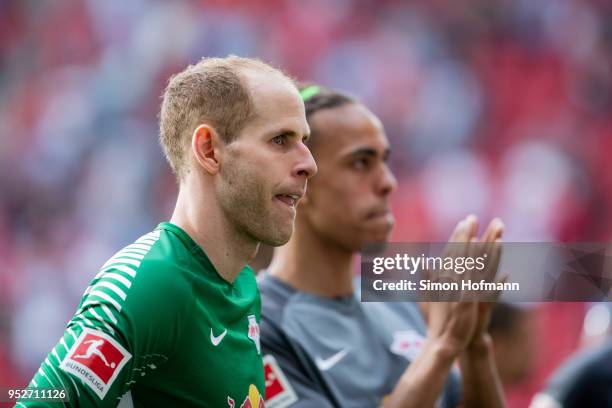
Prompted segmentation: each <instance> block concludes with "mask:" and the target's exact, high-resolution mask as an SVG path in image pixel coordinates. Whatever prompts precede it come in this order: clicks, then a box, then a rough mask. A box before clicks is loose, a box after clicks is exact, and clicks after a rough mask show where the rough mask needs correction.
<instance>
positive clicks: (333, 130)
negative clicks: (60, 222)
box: [312, 103, 389, 158]
mask: <svg viewBox="0 0 612 408" xmlns="http://www.w3.org/2000/svg"><path fill="white" fill-rule="evenodd" d="M312 123H313V127H314V128H315V129H316V131H317V132H318V133H320V134H321V135H320V138H321V143H319V146H317V148H319V147H321V148H322V150H325V151H326V152H327V153H328V154H329V155H333V156H334V157H339V158H342V157H345V156H347V155H351V154H352V153H353V152H355V151H357V150H359V151H363V150H364V149H371V150H374V151H375V152H376V153H377V154H384V153H385V152H386V151H387V150H388V149H389V141H388V139H387V136H386V134H385V131H384V128H383V125H382V123H381V121H380V120H379V119H378V117H376V115H374V114H373V113H372V112H371V111H370V110H369V109H367V108H366V107H365V106H364V105H362V104H360V103H351V104H347V105H343V106H340V107H336V108H332V109H326V110H322V111H320V112H317V113H315V115H313V120H312Z"/></svg>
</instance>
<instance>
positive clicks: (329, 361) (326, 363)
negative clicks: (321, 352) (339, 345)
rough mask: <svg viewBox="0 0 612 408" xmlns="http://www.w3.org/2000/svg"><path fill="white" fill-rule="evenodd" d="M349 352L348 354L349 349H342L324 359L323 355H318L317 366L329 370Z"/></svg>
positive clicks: (322, 369)
mask: <svg viewBox="0 0 612 408" xmlns="http://www.w3.org/2000/svg"><path fill="white" fill-rule="evenodd" d="M347 354H348V349H342V350H340V351H339V352H337V353H336V354H334V355H332V356H331V357H328V358H326V359H322V358H321V357H317V358H316V359H315V363H316V364H317V367H319V370H321V371H327V370H329V369H330V368H332V367H333V366H335V365H336V364H337V363H338V361H340V360H342V359H343V358H344V356H346V355H347Z"/></svg>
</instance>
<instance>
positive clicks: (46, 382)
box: [17, 254, 192, 407]
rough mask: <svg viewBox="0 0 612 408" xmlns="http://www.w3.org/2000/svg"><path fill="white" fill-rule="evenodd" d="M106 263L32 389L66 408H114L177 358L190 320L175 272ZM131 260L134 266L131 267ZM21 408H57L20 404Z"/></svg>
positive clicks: (187, 293) (150, 263) (151, 263)
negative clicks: (60, 395)
mask: <svg viewBox="0 0 612 408" xmlns="http://www.w3.org/2000/svg"><path fill="white" fill-rule="evenodd" d="M128 255H129V254H124V256H123V258H121V257H120V258H119V259H118V261H117V260H115V261H114V262H113V259H111V261H109V262H111V264H110V265H109V263H108V262H107V264H106V265H105V266H103V268H102V270H101V271H100V273H98V275H96V277H95V278H94V280H93V281H92V283H91V285H90V286H89V287H88V288H87V290H86V291H85V294H84V296H83V298H82V300H81V304H80V305H79V309H78V310H77V312H76V313H75V315H74V316H73V318H72V319H71V320H70V322H69V323H68V325H67V328H66V330H65V331H64V334H63V336H62V337H61V338H60V340H59V342H58V343H57V344H56V345H55V347H54V348H53V349H52V350H51V352H50V353H49V354H48V355H47V357H46V358H45V360H44V361H43V362H42V364H41V366H40V368H39V369H38V371H37V373H36V374H35V375H34V378H33V379H32V381H31V382H30V384H29V385H28V387H29V388H31V387H35V388H62V389H64V390H66V391H67V394H68V396H69V399H70V401H69V402H67V403H65V406H70V407H72V406H75V407H76V406H79V407H111V406H112V407H116V406H117V405H118V403H119V402H120V400H121V399H122V397H125V398H130V396H129V394H127V393H128V392H129V391H130V389H131V388H132V387H133V386H134V385H135V384H138V383H139V382H140V381H145V380H146V376H147V375H149V374H150V373H152V372H153V371H154V370H157V369H160V368H163V365H164V363H165V362H166V361H167V360H168V359H169V358H171V356H172V354H173V353H174V352H175V350H176V347H177V343H178V340H179V338H180V335H181V331H182V330H181V327H183V326H182V322H183V321H184V319H185V316H187V315H188V314H189V313H190V307H189V303H188V301H189V299H192V295H191V290H190V288H189V287H188V285H187V284H186V283H185V282H184V281H181V280H180V279H177V277H178V273H179V271H177V268H176V267H175V266H173V265H168V264H167V263H166V262H162V261H155V260H144V261H142V264H141V262H140V261H139V260H138V259H137V258H130V257H128ZM132 261H133V262H132ZM17 406H19V407H42V406H50V407H52V406H61V405H60V404H58V403H49V402H44V403H43V402H38V401H31V400H29V401H20V402H19V403H18V404H17Z"/></svg>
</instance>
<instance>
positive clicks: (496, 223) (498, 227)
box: [480, 218, 505, 242]
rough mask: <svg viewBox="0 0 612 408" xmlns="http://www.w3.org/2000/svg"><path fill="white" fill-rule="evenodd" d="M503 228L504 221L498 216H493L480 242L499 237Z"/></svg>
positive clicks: (490, 240)
mask: <svg viewBox="0 0 612 408" xmlns="http://www.w3.org/2000/svg"><path fill="white" fill-rule="evenodd" d="M504 228H505V225H504V222H503V221H502V220H501V219H500V218H493V219H492V220H491V222H490V223H489V225H488V226H487V229H486V230H485V232H484V233H483V234H482V237H481V238H480V240H481V241H482V242H493V241H495V240H496V239H500V238H501V237H502V235H503V233H504Z"/></svg>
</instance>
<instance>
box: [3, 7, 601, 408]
mask: <svg viewBox="0 0 612 408" xmlns="http://www.w3.org/2000/svg"><path fill="white" fill-rule="evenodd" d="M227 54H237V55H241V56H252V57H259V58H261V59H263V60H264V61H267V62H270V63H272V64H274V65H276V66H279V67H281V68H283V69H284V70H286V71H287V72H288V73H289V74H291V75H292V76H295V77H296V78H298V79H301V80H311V81H314V82H317V83H320V84H323V85H326V86H331V87H335V88H338V89H341V90H344V91H348V92H350V93H352V94H355V95H356V96H358V97H359V98H360V99H361V100H363V101H364V102H365V103H366V104H367V105H368V106H369V107H370V108H371V109H372V110H373V111H374V112H375V113H377V114H378V115H379V116H380V117H381V119H382V121H383V123H384V125H385V127H386V131H387V135H388V137H389V138H390V141H391V145H392V150H393V151H392V156H391V165H392V168H393V170H394V171H395V174H396V176H397V177H398V180H399V186H400V187H399V190H398V192H397V193H396V194H395V196H394V198H393V208H394V211H395V214H396V218H397V227H396V229H395V232H394V235H393V239H394V240H395V241H426V240H433V241H445V240H446V239H447V237H448V235H449V233H450V231H451V229H452V227H453V226H454V224H455V223H456V222H457V221H458V220H459V219H460V218H462V217H464V216H465V215H467V214H469V213H475V214H477V215H478V216H479V217H481V219H482V220H483V221H484V220H487V219H489V218H491V217H492V216H500V217H502V218H503V219H504V221H505V223H506V226H507V230H506V235H505V239H506V240H507V241H607V240H609V239H610V237H611V236H612V211H610V209H611V208H612V160H610V158H609V157H608V154H612V114H611V113H612V3H611V2H610V1H607V0H589V1H578V0H548V1H532V0H495V1H492V0H468V1H460V2H458V1H453V0H428V1H416V0H415V1H399V0H398V1H391V0H385V1H381V0H359V1H357V0H354V1H352V0H336V1H327V0H309V1H300V0H249V1H238V0H235V1H232V0H225V1H222V0H218V1H173V2H167V1H152V0H130V1H99V0H62V1H51V0H14V1H11V0H3V1H0V384H1V385H18V384H20V385H24V384H25V383H26V382H27V381H28V380H29V378H30V377H31V375H32V374H33V372H34V371H35V370H36V369H37V367H38V365H39V364H40V362H41V361H42V359H43V357H44V355H45V354H46V353H47V352H48V351H49V349H50V348H51V346H52V345H53V344H55V342H56V341H57V340H58V338H59V337H60V335H61V333H62V332H63V327H64V325H65V324H66V322H67V321H68V320H69V318H70V316H71V315H72V313H73V312H74V310H75V309H76V306H77V304H78V301H79V299H80V297H81V295H82V292H83V290H84V288H85V287H86V285H87V283H88V281H89V280H90V279H91V278H92V277H93V275H95V272H96V270H97V269H98V268H99V266H100V265H101V264H102V263H103V262H104V261H105V260H106V259H107V258H108V257H109V256H110V255H112V254H113V253H114V252H115V251H116V250H117V249H118V248H119V247H121V246H123V245H125V244H127V243H129V242H131V241H132V240H133V239H134V238H136V237H137V236H139V235H140V234H143V233H145V232H147V231H149V230H151V229H152V228H154V227H155V225H156V224H157V223H158V222H159V221H160V220H166V219H168V218H169V216H170V214H171V211H172V208H173V204H174V199H175V193H176V185H175V182H174V179H173V177H172V175H171V173H170V170H169V167H168V166H167V165H166V163H165V161H164V158H163V156H162V153H161V150H160V148H159V147H158V143H157V137H158V127H157V114H158V109H159V104H160V95H161V93H162V91H163V88H164V87H165V84H166V81H167V79H168V77H169V76H170V75H171V74H172V73H175V72H177V71H179V70H181V69H182V68H184V66H185V65H187V64H188V63H193V62H196V61H198V60H199V59H200V58H202V57H204V56H225V55H227ZM587 309H588V305H586V304H581V303H565V304H561V303H558V304H545V305H531V306H530V307H528V308H522V309H521V310H526V311H527V312H528V314H529V315H530V317H529V319H530V320H529V321H530V322H529V323H528V325H529V326H528V327H529V330H527V329H525V332H524V333H522V334H521V335H519V336H518V337H517V338H516V340H515V341H516V342H519V341H523V342H527V343H528V344H529V346H528V349H529V350H532V351H534V352H533V353H523V354H522V356H523V360H525V362H526V365H525V367H526V368H525V370H524V371H525V372H524V375H522V376H521V377H520V378H518V379H516V381H509V382H508V383H507V384H506V385H507V390H508V393H509V400H510V405H511V407H512V406H513V407H523V406H526V405H527V402H528V401H529V400H530V398H531V396H532V395H533V393H535V392H536V391H537V390H538V389H539V388H541V387H542V386H543V384H544V383H545V380H546V378H547V377H548V376H549V375H550V373H551V372H552V370H553V369H554V368H555V367H557V366H558V365H559V364H560V363H561V362H562V361H563V360H564V359H565V358H566V357H567V356H569V355H570V354H571V353H573V352H575V351H576V350H577V349H578V348H579V347H581V344H582V343H583V340H581V338H583V336H584V334H585V327H586V326H585V325H584V323H583V322H584V316H585V313H586V310H587ZM601 313H602V312H601V311H600V315H598V316H600V317H599V319H600V320H597V321H596V322H599V323H597V324H594V325H593V324H592V328H593V327H594V328H595V329H594V330H595V332H597V330H598V328H601V322H605V316H604V317H603V318H602V317H601V316H603V315H601ZM604 314H605V313H604ZM601 319H603V320H601ZM608 321H609V315H608ZM525 327H527V326H525ZM605 327H607V326H605ZM526 347H527V346H526ZM526 350H527V349H526ZM519 357H520V356H519Z"/></svg>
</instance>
